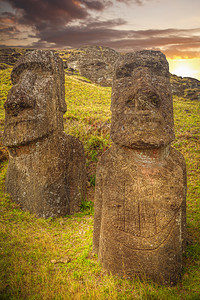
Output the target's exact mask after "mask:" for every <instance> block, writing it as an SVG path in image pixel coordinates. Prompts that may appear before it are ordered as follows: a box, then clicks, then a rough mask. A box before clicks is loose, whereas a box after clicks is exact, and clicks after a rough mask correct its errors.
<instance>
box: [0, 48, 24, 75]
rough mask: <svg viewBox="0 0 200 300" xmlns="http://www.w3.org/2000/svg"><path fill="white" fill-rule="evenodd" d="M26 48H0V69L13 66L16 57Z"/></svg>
mask: <svg viewBox="0 0 200 300" xmlns="http://www.w3.org/2000/svg"><path fill="white" fill-rule="evenodd" d="M26 51H27V49H22V48H2V49H0V69H1V70H2V69H6V68H8V67H10V66H14V64H15V63H16V61H17V60H18V58H19V57H20V56H21V55H22V54H24V53H25V52H26Z"/></svg>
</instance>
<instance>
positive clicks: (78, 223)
mask: <svg viewBox="0 0 200 300" xmlns="http://www.w3.org/2000/svg"><path fill="white" fill-rule="evenodd" d="M9 74H10V69H7V70H3V71H1V79H2V87H3V88H2V91H1V95H2V98H1V103H0V124H1V129H3V124H4V112H3V102H4V101H5V99H6V95H7V92H8V90H9V88H10V80H9ZM110 96H111V88H103V87H99V86H97V85H94V84H92V83H90V82H88V81H87V80H86V79H85V78H82V77H79V76H71V77H70V76H66V102H67V106H68V111H67V113H66V114H65V116H64V120H65V130H66V132H68V133H69V134H73V135H74V136H76V137H78V138H80V140H81V141H82V142H83V144H84V147H85V151H86V156H87V170H88V181H89V183H88V186H90V187H89V188H88V190H89V192H90V198H91V200H93V196H94V185H95V168H96V163H97V161H98V158H99V156H100V155H101V154H102V153H103V152H104V151H105V150H106V149H107V148H108V147H109V146H110V144H111V143H110V141H109V125H110V117H111V113H110ZM174 115H175V128H176V140H175V141H174V146H175V147H176V148H177V149H178V150H179V151H181V152H182V153H183V155H184V156H185V159H186V163H187V172H188V195H187V223H188V237H189V239H188V246H187V251H186V253H185V255H184V270H183V278H182V281H181V282H180V283H178V284H177V285H176V286H174V287H165V286H160V285H157V284H155V283H152V282H149V281H148V280H145V279H144V280H142V281H141V280H139V279H137V278H134V279H133V280H131V281H130V280H127V279H126V278H122V279H120V278H117V277H114V276H111V275H106V274H105V272H104V271H103V270H102V268H101V266H100V264H99V263H98V261H97V257H96V255H93V253H92V231H93V205H92V203H91V202H90V201H85V202H84V203H83V204H82V208H81V212H80V213H79V214H76V215H74V216H66V217H64V218H58V219H56V220H53V219H48V220H43V219H37V218H35V217H34V215H31V214H29V213H27V212H23V211H21V210H20V209H19V208H18V206H17V205H16V204H14V203H12V201H11V200H10V197H9V196H8V195H7V194H6V193H5V192H4V183H5V175H6V168H7V162H6V161H4V162H2V163H1V172H0V198H1V201H0V236H1V238H0V270H1V272H0V299H20V300H21V299H29V300H32V299H48V300H49V299H55V300H57V299H59V300H60V299H142V300H143V299H144V300H145V299H147V300H150V299H152V300H154V299H155V300H156V299H157V300H160V299H161V300H162V299H163V300H165V299H166V300H168V299H188V300H197V299H200V288H199V282H200V225H199V224H200V200H199V199H200V197H199V196H200V195H199V193H200V184H199V170H200V166H199V161H200V153H199V143H198V142H199V128H200V126H199V125H200V124H199V102H197V101H196V102H195V101H193V102H191V101H189V100H188V101H187V100H185V99H182V98H177V97H175V99H174Z"/></svg>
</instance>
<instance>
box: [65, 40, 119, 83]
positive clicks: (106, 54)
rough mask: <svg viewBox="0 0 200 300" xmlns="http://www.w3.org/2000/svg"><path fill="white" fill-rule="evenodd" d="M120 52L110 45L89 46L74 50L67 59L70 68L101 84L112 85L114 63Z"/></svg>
mask: <svg viewBox="0 0 200 300" xmlns="http://www.w3.org/2000/svg"><path fill="white" fill-rule="evenodd" d="M119 57H120V54H119V53H118V52H116V51H115V50H113V49H111V48H108V47H101V46H88V47H82V48H80V49H77V50H76V51H74V52H73V53H72V54H71V55H70V57H69V58H68V60H67V65H68V69H73V70H76V71H78V72H79V74H80V75H81V76H84V77H86V78H88V79H90V80H91V81H92V82H94V83H97V84H100V85H101V86H111V85H112V78H113V72H114V65H115V62H116V60H117V59H118V58H119Z"/></svg>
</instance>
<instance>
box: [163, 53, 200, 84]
mask: <svg viewBox="0 0 200 300" xmlns="http://www.w3.org/2000/svg"><path fill="white" fill-rule="evenodd" d="M167 60H168V62H169V71H170V73H172V74H175V75H177V76H181V77H192V78H195V79H198V80H200V58H189V59H185V58H174V59H171V58H167Z"/></svg>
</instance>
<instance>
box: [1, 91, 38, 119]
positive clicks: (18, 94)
mask: <svg viewBox="0 0 200 300" xmlns="http://www.w3.org/2000/svg"><path fill="white" fill-rule="evenodd" d="M34 105H35V101H34V99H33V97H31V95H30V93H29V92H28V91H25V90H24V89H23V88H21V87H20V86H19V87H18V86H17V87H16V86H14V87H12V89H11V90H10V91H9V93H8V98H7V100H6V102H5V103H4V108H5V110H6V112H7V113H9V114H11V115H13V116H17V115H18V114H19V112H20V111H23V110H24V109H30V108H33V107H34Z"/></svg>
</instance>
